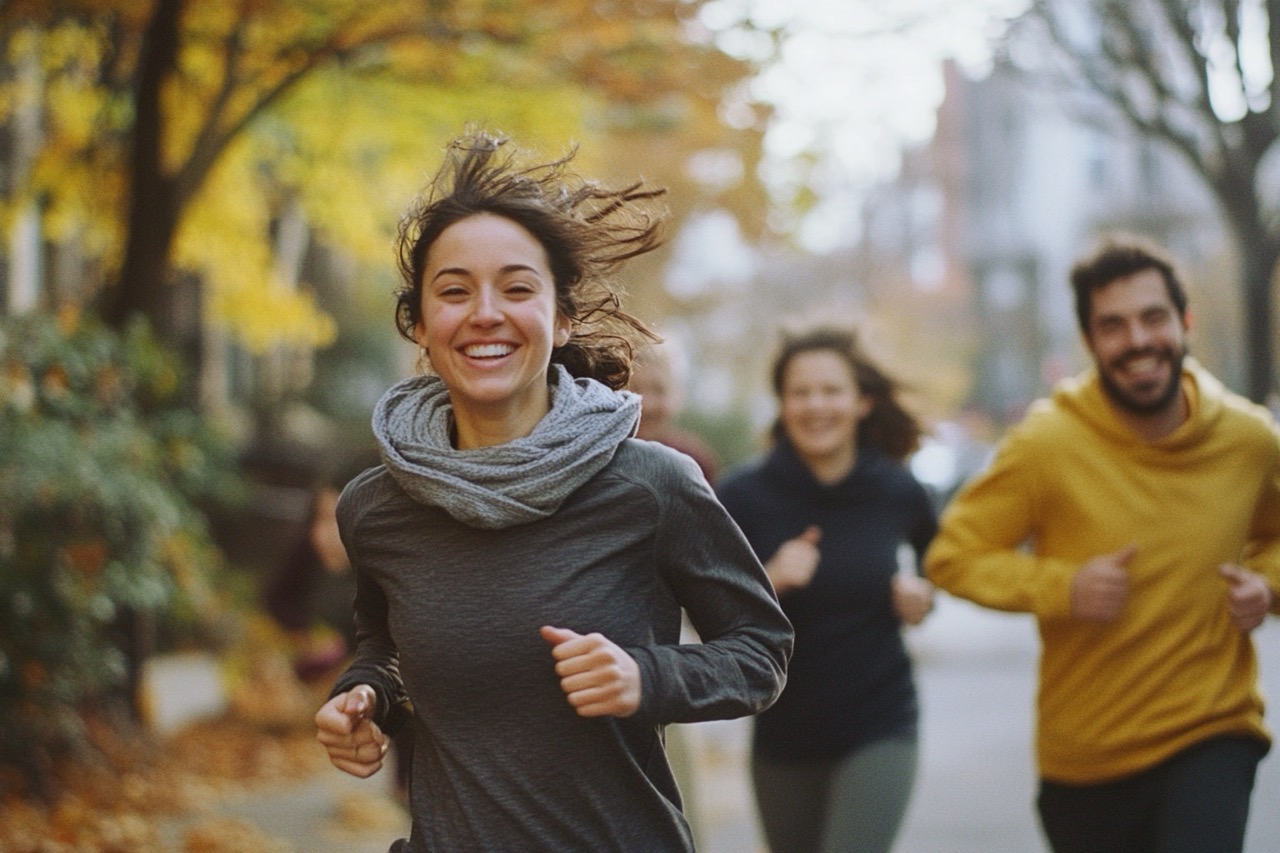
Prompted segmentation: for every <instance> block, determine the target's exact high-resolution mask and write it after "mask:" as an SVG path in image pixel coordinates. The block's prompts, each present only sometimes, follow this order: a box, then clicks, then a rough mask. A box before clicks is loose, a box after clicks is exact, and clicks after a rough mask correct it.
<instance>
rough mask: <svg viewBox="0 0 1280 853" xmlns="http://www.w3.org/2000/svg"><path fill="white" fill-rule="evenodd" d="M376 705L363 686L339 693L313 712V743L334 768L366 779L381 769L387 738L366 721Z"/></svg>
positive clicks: (375, 701)
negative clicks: (326, 755) (320, 748)
mask: <svg viewBox="0 0 1280 853" xmlns="http://www.w3.org/2000/svg"><path fill="white" fill-rule="evenodd" d="M377 701H378V697H377V694H375V693H374V692H373V688H372V687H370V686H369V685H367V684H360V685H357V686H355V687H353V688H351V689H350V690H348V691H347V692H346V693H339V694H338V695H337V696H334V697H333V698H332V699H330V700H329V701H328V702H326V703H325V704H324V707H322V708H321V709H320V710H319V711H317V712H316V740H318V741H320V743H321V745H322V746H324V748H325V750H326V751H327V752H328V753H329V761H331V762H332V763H333V766H334V767H337V768H338V769H339V770H343V771H345V772H347V773H350V774H351V775H352V776H359V777H360V778H361V779H367V778H369V777H370V776H372V775H373V774H374V773H377V772H378V771H379V770H381V769H382V757H383V756H384V755H386V754H387V745H388V744H389V743H390V738H388V737H387V736H386V735H385V734H383V733H382V729H380V728H378V725H377V723H375V722H373V720H372V719H370V718H371V717H372V716H373V709H374V707H375V706H376V704H377Z"/></svg>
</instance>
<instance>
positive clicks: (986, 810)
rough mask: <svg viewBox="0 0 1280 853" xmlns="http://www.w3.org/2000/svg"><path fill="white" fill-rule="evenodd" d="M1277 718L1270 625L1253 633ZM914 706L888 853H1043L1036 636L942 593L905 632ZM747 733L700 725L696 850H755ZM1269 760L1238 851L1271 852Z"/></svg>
mask: <svg viewBox="0 0 1280 853" xmlns="http://www.w3.org/2000/svg"><path fill="white" fill-rule="evenodd" d="M1255 637H1256V640H1257V642H1258V645H1259V650H1260V654H1261V657H1262V665H1263V681H1264V685H1265V690H1266V692H1267V695H1268V696H1269V697H1272V709H1271V711H1270V712H1269V714H1268V719H1269V721H1270V722H1271V725H1272V726H1273V728H1274V727H1275V726H1276V725H1277V723H1278V722H1280V710H1278V709H1280V620H1276V619H1270V620H1268V622H1267V625H1266V626H1265V627H1264V628H1262V629H1260V630H1259V631H1258V632H1257V634H1256V635H1255ZM909 639H910V643H911V647H912V649H913V651H914V652H915V656H916V660H917V663H918V669H917V675H918V680H919V686H920V691H921V704H922V709H923V730H922V735H921V741H922V743H921V762H922V765H921V769H920V778H919V781H918V784H917V788H916V793H915V798H914V800H913V802H912V806H911V810H910V812H909V813H908V815H907V822H906V825H905V827H904V828H903V832H902V835H901V836H900V838H899V843H898V846H897V848H896V853H1043V851H1045V850H1047V848H1046V846H1045V844H1044V842H1043V840H1042V839H1041V836H1040V832H1039V828H1038V826H1037V824H1036V820H1035V814H1034V806H1033V797H1034V785H1035V772H1034V766H1033V760H1032V747H1031V738H1032V719H1033V715H1032V711H1033V703H1034V697H1035V662H1036V653H1037V644H1038V641H1037V638H1036V634H1035V626H1034V623H1033V622H1032V620H1031V619H1030V617H1026V616H1021V615H1009V614H1002V613H995V612H991V611H986V610H982V609H980V608H977V607H975V606H973V605H970V604H968V603H967V602H962V601H959V600H956V599H951V598H947V597H942V598H941V599H940V601H939V605H938V608H937V610H936V611H935V613H934V614H933V615H932V616H931V617H930V618H929V620H928V621H927V622H926V623H925V624H924V625H923V626H921V627H920V628H918V629H916V630H914V631H912V633H911V634H910V635H909ZM747 731H748V730H747V728H746V725H745V724H744V723H742V722H733V723H724V724H721V723H717V724H711V726H708V727H706V730H705V731H704V730H702V729H699V731H698V735H699V740H700V742H701V743H702V746H703V749H704V750H706V752H707V755H708V757H709V759H710V760H709V761H708V769H709V770H710V771H711V772H709V773H705V774H704V776H703V778H702V779H701V784H700V785H699V791H698V793H699V795H700V800H699V803H700V804H701V805H702V807H703V814H704V815H705V818H706V820H705V821H704V824H705V826H706V829H707V831H706V832H705V834H704V839H703V844H702V847H701V851H702V853H764V851H765V847H764V845H763V844H762V843H761V841H760V834H759V830H758V827H757V825H756V822H755V816H754V813H753V812H752V810H751V807H750V790H749V787H748V782H747V781H746V779H745V771H744V769H743V766H744V765H743V761H744V754H743V752H744V748H745V738H746V735H747ZM1278 804H1280V759H1277V758H1276V756H1275V755H1274V754H1273V755H1272V756H1271V757H1269V758H1268V759H1267V760H1265V761H1264V762H1263V764H1262V768H1261V770H1260V773H1259V777H1258V784H1257V787H1256V789H1255V792H1254V797H1253V810H1252V818H1251V820H1250V831H1249V837H1248V844H1247V846H1246V853H1277V851H1280V808H1277V805H1278Z"/></svg>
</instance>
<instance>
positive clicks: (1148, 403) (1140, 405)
mask: <svg viewBox="0 0 1280 853" xmlns="http://www.w3.org/2000/svg"><path fill="white" fill-rule="evenodd" d="M1143 355H1155V356H1156V357H1163V358H1164V359H1165V360H1166V361H1168V363H1169V364H1170V366H1171V368H1172V369H1171V370H1170V372H1169V380H1168V382H1167V383H1166V384H1165V386H1164V387H1163V388H1161V389H1160V393H1159V394H1157V395H1156V396H1155V397H1149V398H1148V397H1134V396H1133V395H1132V394H1131V393H1130V392H1129V391H1128V390H1126V389H1124V388H1122V387H1120V385H1119V384H1117V383H1116V382H1115V381H1114V380H1113V379H1112V378H1111V368H1107V369H1103V368H1102V367H1101V366H1100V367H1099V369H1098V378H1099V379H1100V380H1101V382H1102V390H1103V391H1105V392H1106V394H1107V397H1109V398H1110V399H1111V402H1113V403H1115V404H1116V405H1117V406H1119V407H1120V408H1121V409H1124V410H1125V411H1126V412H1129V413H1131V414H1134V415H1154V414H1158V413H1159V412H1162V411H1164V410H1165V409H1166V408H1168V407H1169V405H1170V404H1172V403H1173V401H1174V400H1176V399H1177V398H1178V391H1179V389H1180V388H1181V387H1182V362H1183V361H1184V360H1185V359H1186V357H1187V348H1186V347H1185V346H1184V347H1182V348H1180V349H1177V350H1175V349H1173V348H1172V347H1162V348H1151V349H1146V350H1142V351H1140V352H1129V353H1125V354H1124V355H1123V356H1121V357H1120V358H1118V359H1114V360H1113V362H1112V363H1116V362H1123V361H1126V360H1128V359H1130V358H1138V357H1141V356H1143Z"/></svg>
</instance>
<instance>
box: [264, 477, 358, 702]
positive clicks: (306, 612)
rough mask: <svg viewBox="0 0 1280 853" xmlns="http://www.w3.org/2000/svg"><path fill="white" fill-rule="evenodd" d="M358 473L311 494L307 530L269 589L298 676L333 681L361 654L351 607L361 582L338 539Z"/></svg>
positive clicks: (321, 484)
mask: <svg viewBox="0 0 1280 853" xmlns="http://www.w3.org/2000/svg"><path fill="white" fill-rule="evenodd" d="M356 473H359V472H358V471H350V472H348V471H342V472H335V473H334V474H333V475H332V476H322V477H320V478H319V480H318V482H317V483H316V484H315V485H314V486H313V487H312V489H311V496H310V500H309V501H308V505H307V511H306V518H305V520H304V522H303V528H302V530H301V531H300V532H299V534H298V536H297V538H296V539H295V540H294V543H293V546H292V547H291V548H289V550H288V551H286V552H285V556H284V559H283V560H281V562H280V564H279V565H278V566H276V568H275V571H274V573H273V574H272V576H271V577H270V579H269V580H268V582H267V584H266V586H265V588H264V590H263V605H264V607H265V608H266V611H267V613H268V614H270V616H271V617H272V618H273V619H274V620H275V621H276V623H277V624H278V625H279V626H280V627H281V628H282V629H284V631H285V632H286V633H287V634H288V636H289V638H290V641H291V644H292V646H293V665H294V670H295V672H296V674H297V676H298V677H299V678H300V679H301V680H302V681H304V682H312V681H315V680H316V679H317V678H322V677H325V676H329V677H332V674H333V671H334V668H335V667H337V666H339V665H342V664H343V663H344V662H345V661H346V659H347V656H348V655H350V654H351V653H352V652H353V651H354V650H355V640H356V628H355V620H354V619H353V618H352V613H351V602H352V601H353V600H354V599H355V591H356V580H355V574H354V573H353V572H352V571H351V562H350V561H349V560H348V559H347V552H346V549H345V548H343V546H342V539H341V538H340V537H339V535H338V517H337V507H338V495H339V494H341V493H342V487H343V486H345V485H346V484H347V481H348V480H350V479H351V477H353V476H355V474H356Z"/></svg>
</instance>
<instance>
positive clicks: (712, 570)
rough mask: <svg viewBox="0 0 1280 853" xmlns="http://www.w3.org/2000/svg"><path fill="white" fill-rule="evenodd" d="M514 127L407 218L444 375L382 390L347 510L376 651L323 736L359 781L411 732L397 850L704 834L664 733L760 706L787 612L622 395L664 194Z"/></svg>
mask: <svg viewBox="0 0 1280 853" xmlns="http://www.w3.org/2000/svg"><path fill="white" fill-rule="evenodd" d="M504 144H505V143H504V140H502V139H500V138H496V137H494V136H491V135H489V134H485V133H475V134H471V135H467V136H464V137H462V138H460V139H458V140H455V142H454V143H453V144H451V146H450V147H449V151H448V156H447V159H446V162H445V165H444V167H443V168H442V169H441V171H440V172H439V173H438V175H437V177H436V179H435V180H434V181H433V183H432V185H431V186H430V187H429V188H428V191H427V193H426V194H425V195H424V197H423V198H422V199H421V201H420V203H419V204H417V205H416V206H415V207H414V208H413V209H412V210H411V211H410V213H409V214H408V215H407V217H406V218H405V220H404V221H403V224H402V228H401V243H400V258H401V268H402V272H403V281H402V284H401V289H400V291H399V293H398V303H397V321H398V322H397V325H398V328H399V330H400V332H401V334H402V335H404V336H405V337H407V338H409V339H410V340H413V341H415V342H416V343H417V344H418V345H419V346H420V347H421V348H422V350H423V351H424V354H425V358H426V359H427V361H428V362H429V365H430V368H431V371H432V372H431V373H430V374H428V375H423V376H417V377H412V378H410V379H406V380H404V381H402V382H400V383H397V384H396V385H394V386H393V387H392V388H391V389H390V390H389V391H388V392H387V393H386V394H385V395H384V396H383V398H382V399H381V401H379V403H378V405H377V407H376V409H375V413H374V431H375V433H376V435H377V438H378V441H379V443H380V446H381V450H382V456H383V463H384V464H383V465H382V466H380V467H379V468H376V469H374V470H372V471H370V472H367V473H366V474H364V475H361V477H359V478H358V479H357V480H355V481H354V482H353V483H351V484H350V485H349V486H348V487H347V488H346V490H345V491H344V493H343V496H342V499H341V501H340V502H339V506H338V520H339V525H340V528H341V530H342V538H343V541H344V542H345V543H346V545H347V550H348V553H349V554H350V555H351V559H352V563H353V565H354V566H355V569H356V581H357V592H356V608H355V609H356V619H357V626H358V636H359V645H358V649H357V655H356V660H355V662H354V663H353V665H352V666H351V667H350V668H349V669H348V670H347V672H346V673H344V674H343V675H342V676H341V677H340V678H339V679H338V682H337V685H336V686H335V688H334V694H333V697H332V698H331V700H330V701H329V702H328V703H327V704H326V705H325V706H324V707H323V708H322V709H321V710H320V711H319V712H318V714H317V715H316V722H317V727H318V729H319V735H318V736H319V739H320V741H321V743H323V744H324V745H325V747H326V748H327V750H328V751H329V756H330V759H331V760H332V762H333V763H334V764H335V765H336V766H337V767H339V768H341V769H343V770H345V771H347V772H349V773H352V774H354V775H357V776H361V777H364V776H368V775H370V774H372V773H374V772H376V771H377V770H378V769H379V767H380V764H381V756H382V753H383V751H384V750H385V749H386V739H385V734H384V732H386V731H391V730H393V729H394V728H395V727H397V726H398V725H400V724H401V723H403V722H405V720H406V718H407V719H408V722H409V724H410V725H412V726H414V727H415V732H416V733H415V749H414V767H413V775H412V782H411V793H410V811H411V816H412V831H411V836H410V838H409V839H407V840H404V839H402V840H400V841H398V842H396V844H395V845H394V846H393V848H392V849H393V850H397V851H411V853H422V852H423V851H427V850H449V851H464V850H548V851H560V850H591V851H609V850H614V851H632V850H690V849H692V841H691V838H690V833H689V827H688V825H687V823H686V821H685V819H684V817H683V816H682V814H681V812H680V796H679V793H678V791H677V789H676V785H675V782H674V780H673V778H672V775H671V770H670V768H669V767H668V765H667V761H666V759H665V756H664V754H663V749H662V733H663V727H664V726H665V725H666V724H668V723H673V722H690V721H696V720H704V719H716V718H728V717H734V716H740V715H744V714H751V713H754V712H756V711H759V710H761V709H762V708H764V707H767V706H768V705H769V704H770V703H771V702H772V701H773V699H774V698H775V697H776V696H777V694H778V692H779V691H780V690H781V688H782V685H783V681H784V677H785V667H786V661H787V658H788V656H789V652H790V646H791V640H792V632H791V627H790V625H789V624H788V623H787V620H786V618H785V617H784V616H783V614H782V611H781V610H780V609H779V607H778V604H777V601H776V599H775V597H774V594H773V591H772V589H771V588H770V587H769V584H768V582H767V578H766V576H765V574H764V571H763V569H762V568H761V566H760V563H759V561H758V560H757V559H756V558H755V556H754V554H753V553H752V551H751V548H750V546H749V545H748V544H747V542H746V541H745V540H744V539H743V538H742V535H741V533H740V532H739V531H738V529H737V527H736V526H735V525H734V524H733V522H732V520H731V519H730V518H729V516H728V514H727V513H726V512H725V511H724V509H723V507H721V505H720V504H719V502H718V501H717V500H716V498H715V495H714V493H713V492H712V491H711V489H710V487H709V486H708V485H707V483H706V481H705V479H704V478H703V477H702V476H701V475H700V474H699V473H698V471H697V468H696V466H695V465H694V464H693V462H691V461H690V460H689V459H688V458H686V457H684V456H682V455H680V454H678V453H675V452H674V451H672V450H670V449H669V448H665V447H663V446H661V445H658V444H653V443H650V442H640V441H634V440H632V438H631V437H632V435H633V434H634V432H635V428H636V421H637V419H638V416H639V409H640V401H639V399H638V398H637V397H636V396H635V395H633V394H630V393H628V392H624V391H619V390H616V389H619V388H621V387H622V386H623V385H625V383H626V381H627V378H628V374H629V372H630V366H631V352H632V347H633V344H635V343H639V342H640V341H642V340H643V339H645V337H646V331H647V330H646V329H645V328H644V326H643V324H641V323H640V322H639V321H638V320H636V319H634V318H633V317H631V316H630V315H628V314H626V313H624V312H623V311H622V310H621V308H620V307H619V305H618V300H617V296H616V295H615V294H614V293H613V292H612V291H611V289H610V287H609V278H608V276H609V275H610V274H611V273H612V272H613V271H614V270H615V269H617V268H618V267H619V266H620V265H621V264H622V263H623V262H624V261H626V260H627V259H629V258H631V257H634V256H636V255H639V254H642V253H644V252H647V251H649V250H650V249H652V248H654V246H655V245H656V244H657V242H658V229H659V228H660V226H661V214H660V212H659V211H657V210H656V209H655V204H656V199H657V196H658V195H659V193H658V192H655V191H652V190H648V189H646V188H644V187H643V186H641V185H639V184H636V185H632V186H629V187H626V188H622V189H611V188H607V187H604V186H601V185H599V184H596V183H593V182H589V181H585V180H583V179H581V178H579V177H577V176H576V175H574V174H573V173H571V172H570V170H569V165H570V164H569V160H570V157H571V156H572V155H570V156H569V157H564V158H561V159H559V160H556V161H553V162H549V163H535V162H533V161H531V160H528V159H527V156H526V155H523V154H521V153H520V152H512V151H509V150H508V149H505V148H504ZM681 607H683V608H684V609H685V610H686V611H687V612H688V613H689V616H690V618H691V619H692V621H693V624H694V625H695V626H696V628H697V630H698V632H699V634H700V635H701V636H702V639H703V643H702V644H699V645H681V644H680V643H679V632H680V614H681Z"/></svg>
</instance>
